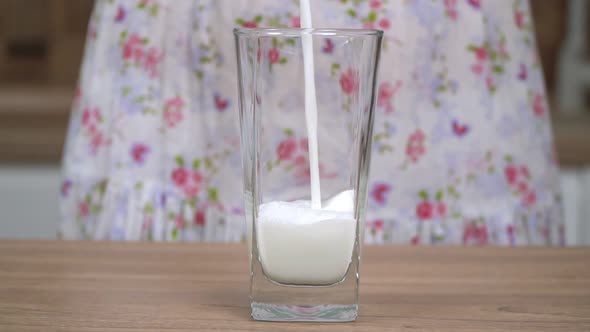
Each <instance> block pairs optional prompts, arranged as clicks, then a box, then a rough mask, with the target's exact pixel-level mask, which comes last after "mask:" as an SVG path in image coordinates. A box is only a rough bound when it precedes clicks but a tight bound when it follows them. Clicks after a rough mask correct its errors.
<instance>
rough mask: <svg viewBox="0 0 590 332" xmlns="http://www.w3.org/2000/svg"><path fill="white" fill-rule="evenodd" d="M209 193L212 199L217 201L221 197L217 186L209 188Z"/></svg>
mask: <svg viewBox="0 0 590 332" xmlns="http://www.w3.org/2000/svg"><path fill="white" fill-rule="evenodd" d="M207 194H208V197H209V200H210V201H213V202H217V201H218V199H219V194H218V191H217V188H209V189H208V190H207Z"/></svg>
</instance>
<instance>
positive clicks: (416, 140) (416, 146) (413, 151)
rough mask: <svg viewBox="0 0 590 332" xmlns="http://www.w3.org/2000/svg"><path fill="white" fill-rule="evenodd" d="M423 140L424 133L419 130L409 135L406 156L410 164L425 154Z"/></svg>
mask: <svg viewBox="0 0 590 332" xmlns="http://www.w3.org/2000/svg"><path fill="white" fill-rule="evenodd" d="M424 139H425V136H424V133H423V132H422V130H420V129H418V130H416V131H414V132H413V133H412V134H411V135H410V137H409V139H408V144H407V146H406V155H407V156H408V158H410V160H411V161H412V162H417V161H418V159H419V158H420V157H421V156H422V155H423V154H424V153H425V152H426V149H425V148H424Z"/></svg>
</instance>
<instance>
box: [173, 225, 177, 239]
mask: <svg viewBox="0 0 590 332" xmlns="http://www.w3.org/2000/svg"><path fill="white" fill-rule="evenodd" d="M172 239H173V240H178V228H175V229H173V230H172Z"/></svg>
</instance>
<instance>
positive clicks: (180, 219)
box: [174, 214, 184, 230]
mask: <svg viewBox="0 0 590 332" xmlns="http://www.w3.org/2000/svg"><path fill="white" fill-rule="evenodd" d="M174 221H175V223H176V228H178V229H180V230H182V229H184V218H183V217H182V215H180V214H178V215H177V216H176V218H174Z"/></svg>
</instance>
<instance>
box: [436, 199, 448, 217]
mask: <svg viewBox="0 0 590 332" xmlns="http://www.w3.org/2000/svg"><path fill="white" fill-rule="evenodd" d="M446 214H447V205H446V204H445V203H444V202H438V203H437V204H436V215H437V216H439V217H444V216H445V215H446Z"/></svg>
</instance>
